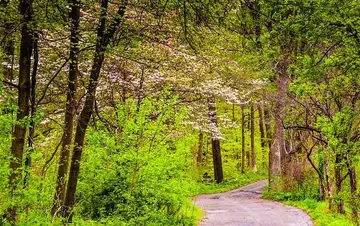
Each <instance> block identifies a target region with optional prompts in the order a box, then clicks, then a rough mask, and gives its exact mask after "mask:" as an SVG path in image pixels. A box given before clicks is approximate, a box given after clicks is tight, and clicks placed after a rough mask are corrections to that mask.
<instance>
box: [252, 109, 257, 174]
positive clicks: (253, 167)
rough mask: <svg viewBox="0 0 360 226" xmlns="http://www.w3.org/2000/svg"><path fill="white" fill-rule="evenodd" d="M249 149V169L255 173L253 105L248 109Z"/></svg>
mask: <svg viewBox="0 0 360 226" xmlns="http://www.w3.org/2000/svg"><path fill="white" fill-rule="evenodd" d="M250 121H251V123H250V133H251V134H250V149H251V167H252V169H253V171H254V172H256V171H257V168H256V152H255V109H254V105H253V104H251V107H250Z"/></svg>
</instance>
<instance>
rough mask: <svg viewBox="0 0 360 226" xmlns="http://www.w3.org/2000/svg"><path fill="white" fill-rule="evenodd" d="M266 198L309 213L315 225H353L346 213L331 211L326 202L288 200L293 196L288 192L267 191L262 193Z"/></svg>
mask: <svg viewBox="0 0 360 226" xmlns="http://www.w3.org/2000/svg"><path fill="white" fill-rule="evenodd" d="M263 197H264V198H266V199H271V200H276V201H280V202H282V203H284V204H286V205H289V206H294V207H297V208H299V209H302V210H304V211H305V212H306V213H308V214H309V216H310V217H311V219H312V220H313V222H314V224H315V226H351V225H354V224H353V223H352V221H351V219H350V216H348V215H342V214H338V213H335V212H332V211H330V210H329V208H328V203H326V202H321V201H317V200H314V199H304V200H295V201H294V200H289V199H290V198H291V197H293V196H292V195H291V194H290V193H275V194H273V193H269V192H265V193H264V195H263Z"/></svg>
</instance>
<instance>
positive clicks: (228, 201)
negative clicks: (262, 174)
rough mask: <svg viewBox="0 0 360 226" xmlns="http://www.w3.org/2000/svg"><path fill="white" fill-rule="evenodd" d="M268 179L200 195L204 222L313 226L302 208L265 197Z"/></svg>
mask: <svg viewBox="0 0 360 226" xmlns="http://www.w3.org/2000/svg"><path fill="white" fill-rule="evenodd" d="M266 185H267V181H266V180H262V181H258V182H256V183H253V184H250V185H247V186H245V187H241V188H238V189H235V190H232V191H229V192H225V193H219V194H212V195H200V196H199V197H198V198H197V199H196V201H195V204H196V205H198V206H199V207H200V208H201V209H203V210H204V211H205V213H206V214H205V217H204V218H203V219H202V221H201V222H200V226H312V225H313V223H312V221H311V219H310V217H309V216H308V215H307V214H306V213H305V212H304V211H302V210H300V209H297V208H295V207H291V206H286V205H284V204H281V203H279V202H274V201H270V200H265V199H262V198H261V196H262V193H263V189H264V186H266Z"/></svg>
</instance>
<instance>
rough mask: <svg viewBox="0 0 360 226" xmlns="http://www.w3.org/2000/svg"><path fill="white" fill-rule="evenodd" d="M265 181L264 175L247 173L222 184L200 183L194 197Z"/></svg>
mask: <svg viewBox="0 0 360 226" xmlns="http://www.w3.org/2000/svg"><path fill="white" fill-rule="evenodd" d="M263 179H266V175H265V174H263V173H253V172H246V173H245V174H241V175H239V177H236V178H232V179H229V180H224V182H222V183H220V184H217V183H215V182H208V183H199V184H198V191H197V193H195V194H194V196H196V195H201V194H214V193H221V192H226V191H230V190H233V189H236V188H238V187H242V186H245V185H248V184H251V183H254V182H256V181H259V180H263Z"/></svg>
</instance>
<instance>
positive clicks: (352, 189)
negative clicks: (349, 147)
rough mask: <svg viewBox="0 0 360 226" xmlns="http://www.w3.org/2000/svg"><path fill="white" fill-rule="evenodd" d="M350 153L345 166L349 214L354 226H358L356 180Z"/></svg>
mask: <svg viewBox="0 0 360 226" xmlns="http://www.w3.org/2000/svg"><path fill="white" fill-rule="evenodd" d="M351 157H352V156H351V155H350V151H348V153H347V161H346V166H347V170H348V174H349V182H350V193H351V199H350V200H351V201H350V206H351V212H352V218H353V221H354V223H355V225H359V215H358V209H359V208H358V205H359V204H358V198H359V197H358V194H357V180H356V170H355V167H354V166H353V164H352V159H351Z"/></svg>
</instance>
